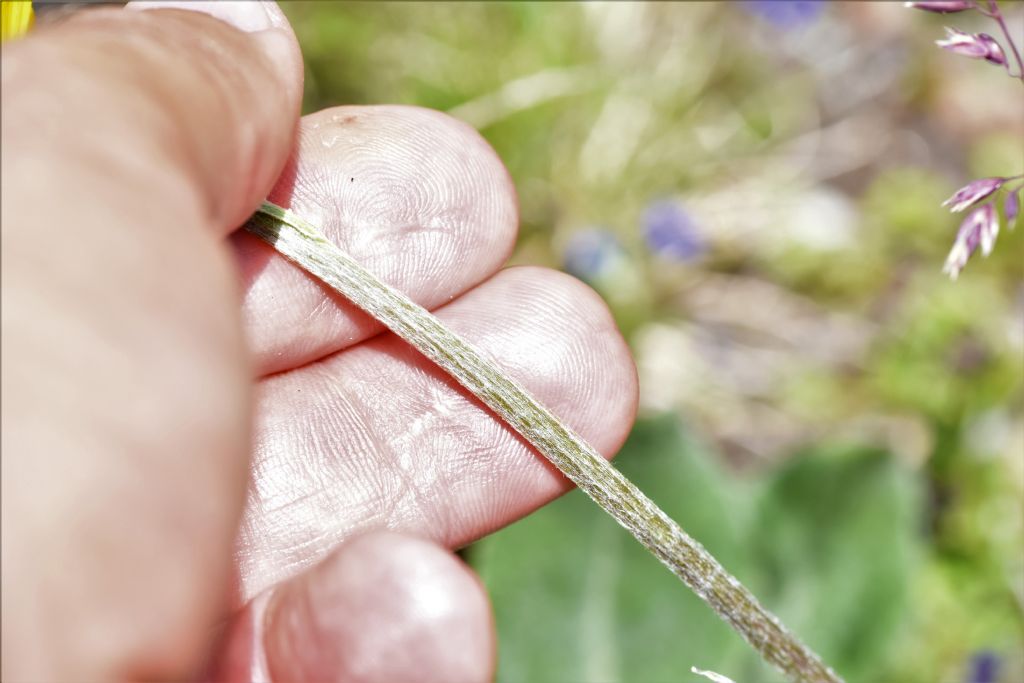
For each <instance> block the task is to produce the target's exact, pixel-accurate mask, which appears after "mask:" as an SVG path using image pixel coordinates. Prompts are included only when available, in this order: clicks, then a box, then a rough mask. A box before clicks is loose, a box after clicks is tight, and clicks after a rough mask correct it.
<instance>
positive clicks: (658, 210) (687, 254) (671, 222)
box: [643, 201, 705, 261]
mask: <svg viewBox="0 0 1024 683" xmlns="http://www.w3.org/2000/svg"><path fill="white" fill-rule="evenodd" d="M643 233H644V240H645V241H646V242H647V247H648V248H649V249H650V250H651V251H653V252H654V253H655V254H657V255H658V256H663V257H665V258H668V259H671V260H673V261H689V260H691V259H693V258H695V257H697V256H699V255H700V254H702V253H703V252H704V249H705V247H704V240H703V239H702V238H701V236H700V232H699V228H698V227H697V223H696V221H694V220H693V217H692V216H690V214H688V213H687V212H686V211H685V210H684V209H683V207H681V206H680V205H679V204H677V203H676V202H673V201H658V202H654V203H653V204H651V205H650V206H648V207H647V210H646V211H645V212H644V217H643Z"/></svg>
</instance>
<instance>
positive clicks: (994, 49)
mask: <svg viewBox="0 0 1024 683" xmlns="http://www.w3.org/2000/svg"><path fill="white" fill-rule="evenodd" d="M935 44H936V45H938V46H939V47H941V48H942V49H943V50H949V51H950V52H952V53H954V54H958V55H960V56H962V57H970V58H971V59H987V60H988V61H990V62H992V63H993V64H1002V65H1005V64H1006V55H1004V54H1003V48H1001V47H1000V46H999V43H997V42H996V39H995V38H993V37H992V36H990V35H988V34H987V33H979V34H977V35H975V34H971V33H964V32H963V31H957V30H956V29H955V28H949V27H946V39H945V40H936V41H935Z"/></svg>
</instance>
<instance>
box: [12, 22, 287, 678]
mask: <svg viewBox="0 0 1024 683" xmlns="http://www.w3.org/2000/svg"><path fill="white" fill-rule="evenodd" d="M268 31H270V33H266V34H263V35H262V36H260V37H253V35H250V34H245V33H242V32H241V31H239V30H237V29H234V28H231V27H230V26H228V25H227V24H224V23H222V22H220V21H217V20H215V19H212V18H210V17H208V16H202V15H200V14H198V13H195V12H157V11H154V12H150V13H145V12H143V13H131V12H120V11H109V10H108V11H98V10H97V11H89V12H81V13H80V14H79V15H78V16H76V17H75V18H72V19H70V20H68V21H67V22H65V23H63V24H61V25H59V26H54V27H48V28H44V29H42V30H40V31H39V32H38V34H36V35H34V36H30V37H28V38H26V39H24V40H22V41H19V42H18V43H17V44H13V45H10V46H8V45H5V46H4V50H3V89H2V98H3V103H2V106H3V113H4V115H3V123H2V125H3V144H2V145H0V147H2V154H3V170H4V174H3V201H2V202H0V204H2V212H3V218H2V224H3V251H2V255H3V268H2V277H3V286H2V292H3V305H2V310H3V367H4V372H3V373H2V380H3V405H4V426H3V430H2V432H3V454H4V457H3V476H2V482H3V496H2V500H3V515H2V520H3V539H4V571H3V591H2V594H3V633H4V658H3V678H4V680H107V679H138V678H174V679H180V678H183V677H185V676H186V675H187V672H188V670H189V668H190V667H191V666H192V665H194V664H195V662H196V661H198V658H199V656H200V654H201V649H202V647H203V640H204V637H205V631H206V628H205V627H206V625H207V624H208V623H209V622H210V621H211V620H212V619H214V617H215V615H216V614H217V612H218V611H219V610H220V609H222V607H223V600H224V583H225V581H226V577H227V575H228V568H229V566H230V557H229V553H227V552H225V548H228V547H230V545H231V542H232V540H233V538H234V535H235V533H236V529H237V522H238V519H239V515H240V512H241V506H242V502H243V500H244V490H245V480H246V473H247V464H248V458H247V455H248V445H249V444H248V437H249V410H250V404H249V400H250V395H249V394H250V388H251V384H250V382H251V380H250V377H251V374H250V373H251V371H250V368H249V366H248V363H247V362H246V361H245V358H246V356H245V346H244V343H243V337H242V330H241V324H240V323H241V321H240V316H239V315H238V313H237V291H236V289H235V284H236V282H235V277H234V274H233V272H232V268H231V266H232V264H231V261H230V259H229V257H228V253H227V250H226V249H225V247H224V244H223V240H222V239H220V238H219V237H218V235H217V231H218V230H220V231H221V232H223V231H224V229H225V224H226V223H230V222H233V221H237V220H239V219H240V218H241V216H242V214H244V213H245V211H243V210H242V207H243V205H248V204H251V203H253V201H255V200H256V199H257V198H258V196H259V195H260V194H261V193H262V192H263V191H265V189H266V188H263V189H258V188H257V186H258V185H260V184H263V185H266V186H269V184H270V183H271V182H272V179H273V176H274V174H275V173H276V168H277V167H279V166H280V164H281V163H282V162H283V161H284V158H285V154H286V152H285V150H286V149H287V146H288V144H287V142H288V139H289V137H290V130H291V128H292V126H293V124H294V120H295V115H294V112H293V111H292V110H293V109H295V108H297V101H298V100H297V95H292V94H285V95H282V96H281V97H277V98H275V97H266V93H262V90H261V89H262V88H263V87H265V85H266V84H267V83H276V84H279V86H280V88H281V89H284V88H285V87H286V72H287V73H290V72H291V70H292V68H291V67H287V68H281V67H280V66H278V65H276V64H275V62H274V61H273V60H272V59H271V57H270V56H269V53H267V52H266V50H265V45H264V44H266V45H273V44H274V43H275V42H276V43H277V44H278V46H281V45H285V47H287V46H288V44H289V41H291V38H290V34H288V33H287V31H286V30H285V29H268ZM271 35H274V36H277V37H276V38H273V37H270V36H271ZM282 41H283V42H282ZM290 49H294V43H293V42H292V43H291V48H290ZM281 63H282V64H283V63H284V62H281ZM296 69H297V66H296ZM293 75H294V76H295V77H296V78H297V75H295V74H293ZM289 113H290V114H291V116H290V117H289ZM246 170H248V171H251V172H252V173H251V174H250V175H249V176H246V175H245V173H244V171H246ZM236 186H237V187H236ZM240 188H241V189H240ZM247 210H248V209H246V211H247Z"/></svg>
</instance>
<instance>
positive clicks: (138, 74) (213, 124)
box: [3, 2, 302, 233]
mask: <svg viewBox="0 0 1024 683" xmlns="http://www.w3.org/2000/svg"><path fill="white" fill-rule="evenodd" d="M127 9H129V10H139V9H144V10H154V11H123V10H120V9H91V10H86V11H81V12H77V13H76V14H74V15H72V17H71V18H69V19H68V20H66V21H64V22H61V23H57V24H54V25H50V26H44V27H41V28H40V29H39V30H38V31H37V32H36V33H34V34H32V35H30V36H28V37H27V38H26V39H24V40H21V41H16V42H14V43H12V44H9V45H5V46H4V56H3V60H4V69H3V109H4V121H3V124H4V133H5V136H4V137H5V139H4V142H5V144H7V145H9V146H10V147H12V148H13V149H10V150H6V151H9V152H11V153H10V154H5V161H7V159H8V158H14V157H24V156H26V155H24V154H20V152H31V154H30V155H27V156H30V157H31V158H36V159H39V158H46V157H49V156H59V157H60V158H68V157H81V156H85V157H86V158H87V160H88V162H89V163H92V164H97V163H102V164H104V165H105V166H104V168H105V170H106V171H107V173H106V175H107V176H108V177H114V176H117V177H119V178H120V176H121V172H122V171H125V172H127V174H129V175H132V176H135V177H136V178H137V179H138V182H137V185H138V191H140V192H146V191H147V190H146V188H148V192H149V193H150V194H156V193H157V191H159V193H160V195H161V196H163V197H166V196H167V195H168V192H167V190H168V188H176V189H178V190H180V193H181V194H180V196H179V197H177V198H176V199H177V200H178V201H179V202H187V205H186V206H185V207H182V206H181V204H177V205H176V206H175V207H166V206H161V204H162V203H165V202H161V203H160V204H157V205H156V206H153V207H152V208H154V209H155V208H160V209H168V208H176V210H177V211H178V212H179V214H180V213H184V215H186V216H187V215H188V211H187V210H186V211H182V208H184V209H188V208H193V207H194V208H197V209H198V210H200V211H201V212H202V216H203V218H205V219H207V220H208V221H209V222H210V223H211V224H212V227H213V228H214V229H216V230H218V231H219V232H221V233H225V232H227V231H230V230H232V229H234V228H235V227H237V226H238V225H240V224H241V222H242V221H244V220H245V219H246V218H247V217H248V215H249V214H250V213H251V212H252V211H253V210H255V208H256V207H257V206H258V204H259V201H260V200H261V199H262V198H263V197H265V196H266V194H267V193H268V192H269V190H270V188H271V186H272V185H273V182H274V181H275V180H276V179H277V176H278V174H279V173H280V171H281V169H282V167H283V166H284V163H285V161H286V159H287V156H288V153H289V152H290V150H291V147H292V144H293V140H294V135H295V130H296V127H297V124H298V116H299V105H300V100H301V93H302V61H301V54H300V52H299V47H298V44H297V42H296V40H295V36H294V34H293V32H292V30H291V28H290V26H289V25H288V21H287V19H286V18H285V16H284V14H283V13H282V12H281V10H280V8H278V7H277V5H276V4H275V3H273V2H177V3H175V2H132V3H129V4H128V5H127ZM184 10H190V11H184ZM213 17H216V18H213ZM14 130H16V131H18V135H17V136H8V135H6V133H7V132H8V131H14ZM47 175H48V176H52V174H50V173H48V174H47ZM48 180H50V183H48V184H49V185H50V187H49V188H48V189H49V190H50V191H51V192H52V191H53V190H54V188H53V186H52V185H53V182H54V181H58V182H59V178H56V179H54V178H48ZM58 189H59V188H58Z"/></svg>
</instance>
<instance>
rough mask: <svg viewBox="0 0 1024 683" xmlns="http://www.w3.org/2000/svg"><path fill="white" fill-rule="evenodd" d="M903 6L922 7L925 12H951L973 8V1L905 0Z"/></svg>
mask: <svg viewBox="0 0 1024 683" xmlns="http://www.w3.org/2000/svg"><path fill="white" fill-rule="evenodd" d="M903 6H904V7H909V8H910V9H923V10H924V11H925V12H938V13H939V14H948V13H951V12H963V11H964V10H967V9H974V3H973V2H970V0H931V1H930V2H905V3H903Z"/></svg>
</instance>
